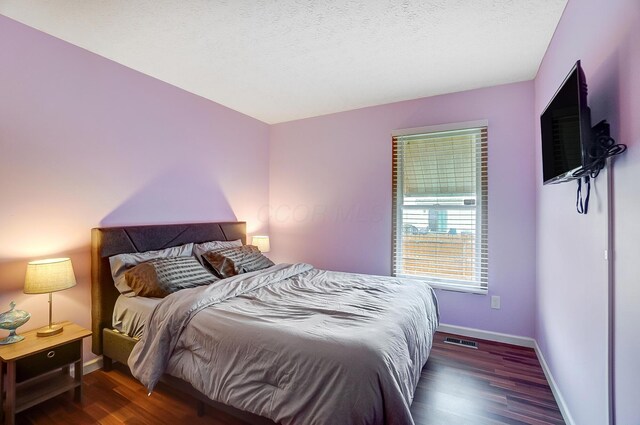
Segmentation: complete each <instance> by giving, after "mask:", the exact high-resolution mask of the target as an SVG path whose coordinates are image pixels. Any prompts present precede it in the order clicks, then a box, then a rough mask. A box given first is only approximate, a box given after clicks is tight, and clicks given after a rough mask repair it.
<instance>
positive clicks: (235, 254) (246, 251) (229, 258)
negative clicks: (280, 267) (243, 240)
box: [202, 245, 273, 279]
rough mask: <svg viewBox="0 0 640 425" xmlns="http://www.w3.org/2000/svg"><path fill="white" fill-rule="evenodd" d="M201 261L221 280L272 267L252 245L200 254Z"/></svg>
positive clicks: (271, 263)
mask: <svg viewBox="0 0 640 425" xmlns="http://www.w3.org/2000/svg"><path fill="white" fill-rule="evenodd" d="M202 259H203V260H204V261H205V262H206V263H208V264H209V265H210V266H211V268H212V269H213V271H214V273H215V274H217V275H218V276H219V277H221V278H223V279H224V278H226V277H231V276H235V275H238V274H241V273H247V272H253V271H256V270H262V269H266V268H267V267H271V266H273V262H272V261H271V260H269V259H268V258H267V257H265V256H264V255H262V253H260V250H259V249H258V247H256V246H253V245H244V246H239V247H235V248H223V249H217V250H213V251H209V252H206V253H204V254H202Z"/></svg>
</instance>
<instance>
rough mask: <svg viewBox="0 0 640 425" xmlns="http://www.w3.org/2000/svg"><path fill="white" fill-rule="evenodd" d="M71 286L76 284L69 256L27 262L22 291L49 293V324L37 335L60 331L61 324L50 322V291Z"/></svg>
mask: <svg viewBox="0 0 640 425" xmlns="http://www.w3.org/2000/svg"><path fill="white" fill-rule="evenodd" d="M73 286H76V276H75V274H74V273H73V266H72V265H71V260H70V259H69V258H51V259H48V260H39V261H32V262H30V263H29V264H27V275H26V276H25V278H24V293H25V294H46V293H48V294H49V326H45V327H43V328H40V329H38V333H37V335H38V336H52V335H57V334H59V333H60V332H62V326H60V325H54V324H53V323H52V322H51V311H52V302H51V293H52V292H56V291H62V290H63V289H69V288H71V287H73Z"/></svg>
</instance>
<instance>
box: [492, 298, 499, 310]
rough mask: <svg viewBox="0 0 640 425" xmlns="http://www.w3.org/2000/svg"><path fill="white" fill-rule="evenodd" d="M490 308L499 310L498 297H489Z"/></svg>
mask: <svg viewBox="0 0 640 425" xmlns="http://www.w3.org/2000/svg"><path fill="white" fill-rule="evenodd" d="M491 308H494V309H496V310H500V297H499V296H498V295H492V296H491Z"/></svg>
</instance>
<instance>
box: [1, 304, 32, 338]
mask: <svg viewBox="0 0 640 425" xmlns="http://www.w3.org/2000/svg"><path fill="white" fill-rule="evenodd" d="M9 307H11V310H9V311H5V312H4V313H2V314H0V329H5V330H7V331H9V336H7V337H6V338H2V339H0V345H7V344H13V343H14V342H18V341H22V340H23V339H24V337H23V336H22V335H17V334H16V329H18V328H19V327H20V326H22V325H24V324H25V323H27V322H28V321H29V319H30V318H31V314H29V313H27V312H26V311H24V310H16V309H15V308H16V303H15V302H13V301H11V302H10V303H9Z"/></svg>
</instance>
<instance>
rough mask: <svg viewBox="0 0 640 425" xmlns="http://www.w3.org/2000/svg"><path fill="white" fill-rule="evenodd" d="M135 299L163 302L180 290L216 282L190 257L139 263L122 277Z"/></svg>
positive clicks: (214, 278) (213, 277)
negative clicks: (154, 299) (144, 298)
mask: <svg viewBox="0 0 640 425" xmlns="http://www.w3.org/2000/svg"><path fill="white" fill-rule="evenodd" d="M125 279H126V280H127V284H128V285H129V287H130V288H131V289H133V292H135V294H136V295H137V296H140V297H157V298H163V297H166V296H167V295H169V294H171V293H173V292H176V291H179V290H180V289H184V288H193V287H195V286H200V285H208V284H210V283H212V282H214V281H216V280H218V278H216V277H215V276H213V275H212V274H211V273H209V272H208V271H207V270H205V269H204V267H202V266H201V265H200V263H198V261H197V260H196V259H195V258H193V257H170V258H158V259H154V260H150V261H146V262H144V263H140V264H138V265H137V266H135V267H133V268H132V269H130V270H128V271H127V272H126V273H125Z"/></svg>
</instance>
